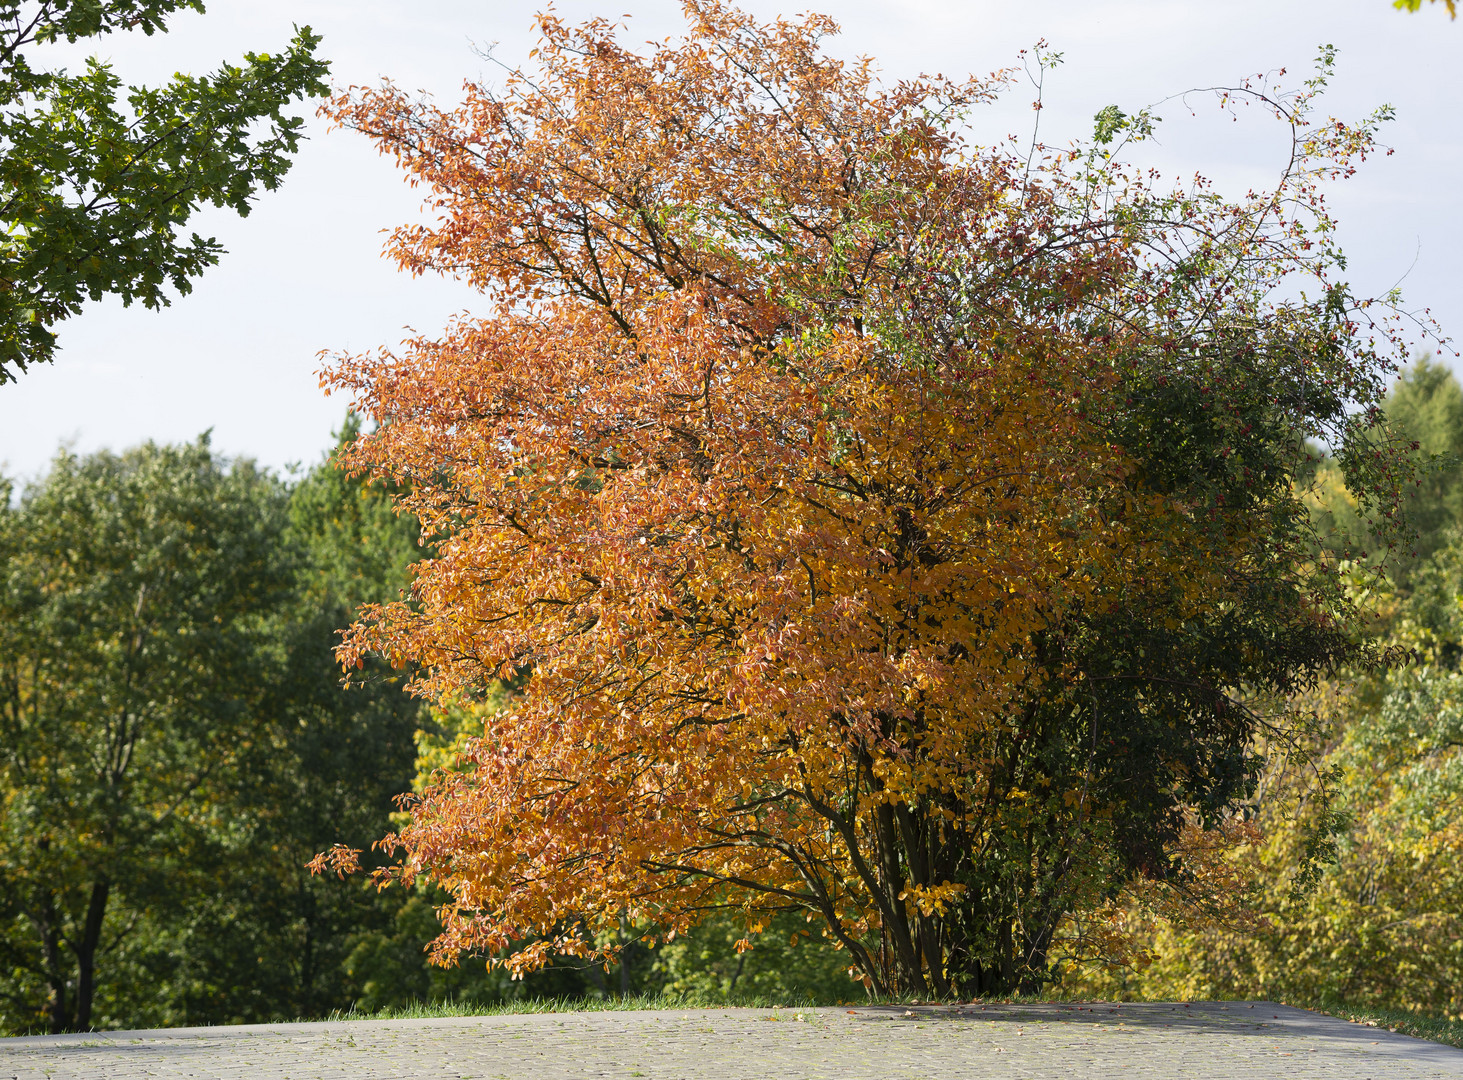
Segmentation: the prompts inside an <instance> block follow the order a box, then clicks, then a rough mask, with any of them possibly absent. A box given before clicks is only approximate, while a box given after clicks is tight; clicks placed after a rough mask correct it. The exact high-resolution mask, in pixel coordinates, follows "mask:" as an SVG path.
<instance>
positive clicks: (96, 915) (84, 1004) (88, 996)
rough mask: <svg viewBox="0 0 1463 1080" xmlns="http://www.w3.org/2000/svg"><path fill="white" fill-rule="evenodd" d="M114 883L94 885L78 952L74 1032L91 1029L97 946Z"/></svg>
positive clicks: (101, 881) (101, 882)
mask: <svg viewBox="0 0 1463 1080" xmlns="http://www.w3.org/2000/svg"><path fill="white" fill-rule="evenodd" d="M111 891H112V883H111V882H110V881H108V880H107V879H106V878H105V877H103V878H98V879H97V880H96V881H95V882H93V883H92V887H91V899H90V901H88V903H87V905H86V923H85V925H84V926H83V927H82V931H81V941H80V942H78V943H77V948H76V972H77V980H76V1020H75V1023H74V1025H73V1028H72V1030H74V1031H89V1030H90V1029H91V1003H92V998H93V997H94V996H95V993H96V958H97V946H98V945H100V944H101V940H102V919H103V917H104V916H105V915H106V913H107V896H108V894H109V893H110V892H111Z"/></svg>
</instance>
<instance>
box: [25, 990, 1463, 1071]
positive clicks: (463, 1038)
mask: <svg viewBox="0 0 1463 1080" xmlns="http://www.w3.org/2000/svg"><path fill="white" fill-rule="evenodd" d="M631 1077H644V1078H646V1080H770V1078H778V1080H985V1078H992V1080H1088V1078H1098V1080H1106V1078H1119V1077H1121V1078H1126V1080H1157V1078H1163V1080H1170V1078H1173V1080H1177V1078H1184V1080H1189V1078H1193V1080H1277V1078H1281V1080H1312V1078H1316V1080H1320V1078H1326V1080H1333V1078H1334V1080H1400V1078H1403V1077H1406V1078H1409V1080H1411V1078H1424V1077H1463V1051H1460V1050H1455V1049H1453V1048H1452V1047H1448V1046H1440V1045H1438V1044H1436V1043H1430V1042H1425V1041H1423V1040H1420V1039H1412V1038H1409V1037H1407V1036H1405V1035H1395V1034H1392V1033H1391V1032H1388V1031H1385V1030H1379V1029H1377V1028H1368V1027H1363V1026H1361V1025H1357V1024H1349V1023H1347V1022H1345V1021H1343V1020H1337V1019H1335V1018H1333V1017H1328V1016H1321V1015H1319V1014H1317V1013H1310V1012H1306V1011H1305V1010H1303V1009H1294V1008H1290V1007H1288V1006H1284V1005H1276V1004H1273V1003H1271V1002H1255V1003H1253V1004H1249V1003H1244V1002H1227V1003H1198V1004H1192V1005H1166V1004H1151V1003H1145V1004H1128V1005H1096V1004H1087V1005H1065V1004H1064V1005H1058V1004H1051V1005H1040V1004H1033V1005H1000V1006H998V1005H989V1006H981V1005H968V1006H949V1007H947V1006H923V1007H916V1008H909V1009H905V1008H895V1007H865V1008H852V1009H804V1010H794V1009H686V1010H662V1011H647V1012H582V1013H549V1014H541V1015H534V1016H484V1017H472V1018H451V1019H439V1020H345V1021H333V1022H325V1023H308V1024H261V1025H247V1026H240V1027H214V1028H170V1029H162V1030H156V1031H116V1032H104V1033H97V1034H92V1035H42V1036H33V1037H29V1038H19V1039H3V1040H0V1080H72V1078H76V1080H81V1078H86V1080H93V1078H105V1080H143V1078H149V1080H151V1078H157V1080H185V1078H186V1080H245V1078H247V1080H336V1078H340V1080H347V1078H349V1080H469V1078H470V1080H496V1078H504V1080H599V1078H612V1080H628V1078H631Z"/></svg>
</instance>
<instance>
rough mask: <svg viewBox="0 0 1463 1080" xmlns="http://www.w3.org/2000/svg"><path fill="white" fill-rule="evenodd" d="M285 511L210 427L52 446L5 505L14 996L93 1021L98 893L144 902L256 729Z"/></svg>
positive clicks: (48, 1014) (7, 890)
mask: <svg viewBox="0 0 1463 1080" xmlns="http://www.w3.org/2000/svg"><path fill="white" fill-rule="evenodd" d="M284 511H285V501H284V493H283V492H282V491H281V490H280V489H279V487H278V485H277V484H275V483H273V482H272V481H270V480H269V479H268V478H267V477H265V476H262V475H261V474H259V473H258V472H256V471H255V470H253V469H252V468H250V467H248V466H247V465H241V466H238V467H236V468H233V469H224V468H221V467H220V466H219V465H218V463H216V462H215V460H214V458H213V456H212V453H211V452H210V450H209V448H208V445H207V443H206V441H200V442H199V443H197V444H194V445H192V446H187V447H180V448H165V447H157V446H153V445H151V444H149V445H147V446H144V447H141V448H139V449H137V450H135V451H132V452H130V453H128V454H126V455H123V456H121V457H115V456H112V455H109V454H99V455H94V456H92V457H90V458H87V459H80V458H76V457H73V456H71V455H69V454H62V455H61V456H59V457H57V458H56V460H55V461H54V463H53V465H52V468H51V472H50V473H49V475H48V477H47V480H46V483H45V484H44V485H43V486H42V487H40V488H38V489H32V490H30V491H28V492H26V494H25V495H24V496H23V498H22V500H21V503H20V505H19V507H18V508H14V509H10V508H6V509H4V511H3V514H4V522H5V537H6V542H5V556H6V559H5V578H4V591H3V593H0V628H3V629H0V635H3V642H0V672H3V676H0V678H3V682H0V686H3V698H0V718H3V723H4V726H5V730H4V738H3V739H0V769H3V780H0V787H3V790H4V792H5V796H6V799H5V805H4V813H3V818H0V860H3V864H4V868H5V869H4V874H3V877H4V885H3V903H4V909H5V917H6V922H7V924H8V925H7V926H6V933H5V935H4V938H3V946H4V948H5V950H6V952H7V953H8V954H9V955H8V956H7V963H6V965H5V966H6V969H7V970H8V971H12V972H19V973H21V975H20V979H19V982H18V984H17V983H15V982H12V983H11V985H10V986H8V987H7V990H8V991H9V994H10V997H11V1001H10V1009H13V1010H15V1012H12V1013H11V1015H15V1014H16V1012H19V1013H20V1014H21V1015H24V1010H25V1009H26V1008H27V1007H28V1006H29V1007H30V1008H34V1007H35V1006H36V1004H39V1005H40V1011H41V1012H42V1013H43V1015H44V1019H45V1023H46V1025H47V1026H48V1027H49V1028H50V1029H51V1030H52V1031H66V1030H86V1029H87V1028H88V1027H90V1026H91V1024H92V1021H93V1002H94V997H95V993H96V988H97V982H98V973H99V970H100V969H101V966H102V964H103V963H104V962H105V958H106V957H107V956H108V954H109V953H112V952H113V951H115V950H116V949H117V948H118V947H119V946H120V944H121V942H122V940H123V939H124V938H125V935H126V932H127V930H128V927H127V926H126V925H125V922H124V923H123V924H122V925H118V923H117V920H115V919H113V920H109V919H108V914H109V912H112V911H114V910H115V909H116V907H117V906H118V905H119V904H120V905H123V906H125V907H129V908H131V909H132V910H133V911H140V910H145V909H146V908H147V907H148V906H149V904H150V903H151V901H152V900H153V898H155V897H158V896H162V895H165V894H166V892H167V891H168V889H169V888H171V887H172V886H173V884H174V883H173V882H171V881H170V880H169V878H170V876H171V875H170V869H171V867H172V866H174V865H175V864H176V863H177V862H179V861H182V862H187V861H188V860H189V859H190V858H191V857H193V856H194V854H195V853H196V852H197V850H198V848H199V847H200V846H206V845H207V843H208V839H207V834H208V833H209V831H210V829H209V825H210V818H211V816H212V814H213V812H214V811H215V809H216V808H217V807H218V806H219V804H220V803H223V802H225V801H227V800H226V799H225V798H224V797H223V796H222V793H223V792H226V791H227V790H228V787H229V786H230V785H231V784H232V783H233V781H234V774H235V773H236V770H237V769H238V768H239V766H240V765H241V763H242V760H243V758H244V756H245V755H246V754H247V753H248V750H249V747H250V744H251V742H252V741H253V739H254V738H255V737H257V728H258V716H259V706H260V704H261V701H260V690H261V687H262V686H264V685H265V684H266V682H267V680H266V679H264V678H262V677H261V676H262V674H263V672H262V671H261V667H262V665H261V663H260V654H261V647H262V644H263V642H262V640H261V638H262V633H263V627H264V623H265V620H266V619H267V617H268V615H269V614H270V612H271V611H272V609H273V608H274V607H275V606H276V605H277V604H278V603H279V601H280V598H281V597H282V596H283V595H284V593H285V590H286V589H287V587H288V577H287V569H286V567H285V565H283V564H282V563H281V561H280V559H279V546H278V538H279V533H280V531H281V529H282V528H283V526H284ZM40 995H43V996H40ZM38 996H39V997H40V1000H39V1002H38V1000H37V999H38ZM7 1011H9V1010H7Z"/></svg>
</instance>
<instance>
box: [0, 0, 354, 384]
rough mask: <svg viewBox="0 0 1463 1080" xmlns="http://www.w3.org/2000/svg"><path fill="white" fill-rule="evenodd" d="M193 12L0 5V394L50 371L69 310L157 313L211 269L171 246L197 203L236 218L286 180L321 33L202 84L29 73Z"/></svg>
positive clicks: (119, 0) (131, 0)
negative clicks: (295, 110) (58, 48)
mask: <svg viewBox="0 0 1463 1080" xmlns="http://www.w3.org/2000/svg"><path fill="white" fill-rule="evenodd" d="M182 9H191V10H194V11H200V12H201V11H203V3H202V0H101V2H90V0H83V2H76V0H4V2H3V3H0V231H3V236H0V283H3V288H0V383H4V382H7V381H9V380H12V379H14V378H15V376H16V374H17V373H19V372H21V371H24V370H25V369H26V367H27V366H28V365H30V364H33V363H38V362H42V361H49V360H50V359H51V358H52V356H53V354H54V352H55V349H56V335H55V327H56V324H57V323H59V322H61V321H62V320H64V319H66V318H69V317H70V316H72V315H75V314H76V313H77V312H78V311H79V310H80V309H81V305H82V302H83V301H84V300H85V299H87V298H90V299H92V300H99V299H101V297H102V296H104V295H108V294H111V295H116V296H120V297H121V298H122V302H123V303H124V304H131V303H133V302H134V301H140V302H141V303H143V304H145V305H146V306H148V307H159V306H163V305H166V304H168V303H169V298H168V293H167V288H168V286H169V285H171V286H172V288H173V289H175V290H176V291H177V292H179V293H182V294H186V293H187V292H189V291H190V290H191V288H192V280H191V279H193V278H195V277H197V276H198V275H199V274H200V273H202V272H203V270H204V268H205V267H207V266H211V265H212V264H214V263H216V262H217V261H218V257H219V254H220V253H221V252H222V250H223V249H222V248H221V247H220V246H219V244H218V242H217V241H216V240H212V239H204V238H203V237H201V236H199V235H197V234H196V233H195V234H193V235H192V236H191V237H189V238H188V239H187V240H186V241H184V240H183V239H182V238H181V237H179V236H178V235H177V233H178V230H179V229H181V228H182V227H184V226H185V225H186V223H187V221H188V219H189V218H190V217H191V216H192V215H193V212H194V211H195V210H196V209H197V208H198V207H199V206H201V205H203V204H204V203H212V204H213V205H214V206H220V207H222V206H227V207H229V208H230V209H232V210H234V211H236V212H237V213H239V214H240V215H247V214H248V213H249V207H250V202H251V200H252V198H253V196H254V195H255V193H256V192H257V191H258V190H259V188H260V187H264V188H267V189H269V190H271V191H272V190H273V189H274V188H275V187H277V186H278V185H279V182H280V180H281V179H282V178H283V176H284V174H285V172H286V171H287V170H288V168H289V158H290V155H292V154H293V153H294V152H295V150H296V149H297V147H298V146H299V140H300V125H301V124H302V122H303V121H302V119H301V118H300V117H298V116H290V115H288V114H287V110H288V108H289V106H290V103H291V102H292V101H295V100H297V99H304V98H308V97H313V96H316V95H321V94H324V93H325V92H326V90H327V87H326V85H325V82H324V78H325V74H326V71H327V65H326V64H325V63H324V62H323V61H321V60H318V59H316V58H315V55H314V52H315V48H316V46H317V45H318V44H319V41H320V39H319V37H318V36H317V35H315V34H312V33H311V32H310V29H309V28H308V27H306V28H305V29H303V30H297V31H296V33H295V36H294V38H293V39H292V40H291V42H290V44H289V47H288V48H287V49H286V50H285V51H284V52H282V53H278V54H269V53H261V54H255V53H247V54H245V57H244V64H243V65H242V66H239V65H233V64H228V65H225V66H223V67H221V68H220V69H219V70H218V71H217V72H216V73H214V74H213V75H209V76H195V75H184V74H179V75H175V76H174V77H173V79H172V81H171V82H170V83H168V85H166V86H164V87H160V88H154V89H148V88H145V87H128V88H127V92H126V97H125V102H124V101H119V97H120V96H121V95H120V90H121V83H120V81H119V80H118V78H117V77H116V76H115V75H114V74H113V73H112V70H111V67H110V66H109V65H107V64H104V63H102V62H101V61H99V60H96V59H90V60H88V61H87V62H86V70H85V71H84V72H81V73H79V74H69V73H67V72H66V71H64V70H45V69H43V68H36V67H34V66H32V62H31V59H32V55H33V52H34V50H33V49H32V46H35V45H43V44H45V43H48V42H57V41H66V42H71V43H75V42H77V41H81V40H84V39H87V38H92V37H96V36H98V35H101V34H110V33H114V32H116V31H129V30H139V29H140V30H141V31H142V32H143V33H145V34H149V35H151V34H154V33H157V32H158V31H160V30H163V29H165V23H166V20H167V18H168V16H170V15H172V14H173V13H174V12H176V11H179V10H182Z"/></svg>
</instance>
